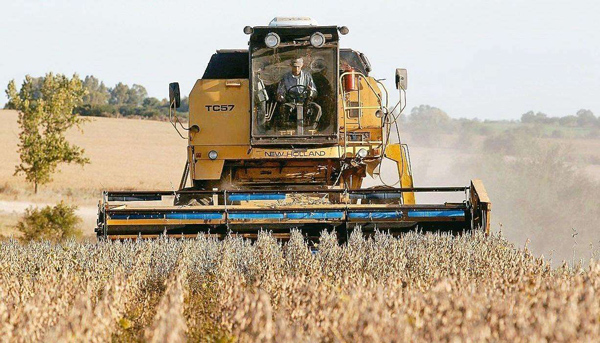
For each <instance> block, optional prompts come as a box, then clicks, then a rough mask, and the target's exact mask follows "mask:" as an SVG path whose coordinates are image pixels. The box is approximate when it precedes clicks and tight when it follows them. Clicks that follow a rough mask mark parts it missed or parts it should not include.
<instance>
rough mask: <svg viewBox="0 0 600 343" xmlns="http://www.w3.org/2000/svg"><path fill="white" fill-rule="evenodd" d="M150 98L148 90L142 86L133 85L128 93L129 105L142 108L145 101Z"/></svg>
mask: <svg viewBox="0 0 600 343" xmlns="http://www.w3.org/2000/svg"><path fill="white" fill-rule="evenodd" d="M147 96H148V92H147V91H146V88H144V86H141V85H135V84H134V85H133V86H131V88H129V90H128V92H127V101H126V103H127V104H128V105H133V106H141V105H142V102H143V101H144V99H145V98H146V97H147Z"/></svg>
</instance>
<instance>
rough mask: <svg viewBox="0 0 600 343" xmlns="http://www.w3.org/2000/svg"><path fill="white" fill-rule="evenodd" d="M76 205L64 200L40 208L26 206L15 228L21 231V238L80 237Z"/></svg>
mask: <svg viewBox="0 0 600 343" xmlns="http://www.w3.org/2000/svg"><path fill="white" fill-rule="evenodd" d="M76 209H77V206H69V205H66V204H65V203H64V202H62V201H61V202H60V203H58V204H57V205H56V206H46V207H44V208H42V209H39V208H28V209H27V210H25V215H24V216H23V218H22V219H21V220H20V221H19V223H17V230H19V231H20V232H21V233H23V239H24V240H27V241H31V240H41V239H44V240H50V241H60V240H63V239H65V238H69V237H75V238H78V237H81V235H82V232H81V230H80V229H79V227H78V226H79V224H80V223H81V219H80V218H79V217H78V216H77V215H76V214H75V210H76Z"/></svg>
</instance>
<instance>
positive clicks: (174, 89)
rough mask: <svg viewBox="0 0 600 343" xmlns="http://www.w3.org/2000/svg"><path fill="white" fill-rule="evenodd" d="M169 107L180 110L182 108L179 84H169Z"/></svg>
mask: <svg viewBox="0 0 600 343" xmlns="http://www.w3.org/2000/svg"><path fill="white" fill-rule="evenodd" d="M169 106H170V107H173V106H175V108H179V106H181V94H180V93H179V82H172V83H169Z"/></svg>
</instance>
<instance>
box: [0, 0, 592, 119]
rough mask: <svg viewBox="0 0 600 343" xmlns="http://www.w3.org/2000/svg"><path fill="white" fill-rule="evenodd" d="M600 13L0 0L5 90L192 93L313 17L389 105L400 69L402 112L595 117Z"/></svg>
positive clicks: (537, 0)
mask: <svg viewBox="0 0 600 343" xmlns="http://www.w3.org/2000/svg"><path fill="white" fill-rule="evenodd" d="M599 13H600V2H598V1H594V0H572V1H569V2H567V1H542V0H521V1H513V0H505V1H487V0H473V1H464V0H453V1H447V0H435V1H433V0H431V1H429V0H416V1H412V0H411V1H405V0H400V1H382V0H370V1H347V2H340V1H335V2H325V1H313V0H304V1H301V2H300V1H283V0H278V1H264V0H256V1H239V2H237V1H227V0H221V1H177V0H171V1H151V0H145V1H137V0H136V1H125V0H121V1H88V0H78V1H66V0H46V1H41V0H35V1H34V0H20V1H14V0H10V1H9V0H0V88H2V89H5V88H6V85H7V84H8V82H9V81H10V80H11V79H15V80H16V81H17V83H19V84H20V83H21V82H22V80H23V79H24V77H25V75H27V74H29V75H32V76H42V75H44V74H45V73H47V72H49V71H53V72H55V73H64V74H73V73H78V74H79V75H80V76H81V77H85V75H94V76H96V77H98V78H99V79H101V80H103V81H104V82H105V83H106V85H107V86H113V85H114V84H116V83H117V82H124V83H127V84H134V83H137V84H141V85H143V86H145V87H146V89H147V90H148V93H149V95H150V96H154V97H157V98H165V97H168V84H169V82H172V81H178V82H179V83H180V85H181V89H182V92H183V93H189V91H190V90H191V88H192V87H193V85H194V82H195V80H196V79H198V78H200V77H202V74H203V72H204V69H205V68H206V64H207V63H208V61H209V59H210V56H211V55H212V54H213V53H214V52H215V51H216V50H217V49H225V48H246V47H247V39H248V36H246V35H245V34H244V33H243V31H242V30H243V27H244V26H246V25H250V26H265V25H267V24H268V23H269V21H270V20H271V19H272V18H273V17H276V16H308V17H311V18H313V19H315V20H316V21H317V22H318V23H319V24H321V25H338V26H341V25H345V26H347V27H348V28H349V29H350V33H349V34H348V35H347V36H342V37H341V45H342V47H349V48H353V49H355V50H359V51H361V52H363V53H365V54H366V55H367V56H368V58H369V60H370V61H371V64H372V66H373V72H372V75H373V76H374V77H376V78H385V79H386V81H385V84H386V85H387V86H388V89H389V91H390V94H391V95H392V96H391V100H393V101H397V98H398V95H397V93H396V90H395V87H394V84H393V79H394V71H395V68H407V69H408V106H407V108H408V109H410V108H412V107H414V106H418V105H421V104H428V105H431V106H435V107H439V108H441V109H443V110H444V111H446V112H447V113H448V114H449V115H450V116H452V117H456V118H459V117H466V118H475V117H477V118H480V119H518V118H520V116H521V114H523V113H525V112H527V111H530V110H532V111H535V112H538V111H541V112H543V113H546V114H548V115H550V116H564V115H569V114H575V112H576V111H577V110H579V109H582V108H584V109H590V110H592V111H593V112H594V113H595V114H596V115H600V21H599V20H600V18H599V16H598V14H599ZM5 102H6V97H5V96H4V94H1V95H0V104H2V103H5Z"/></svg>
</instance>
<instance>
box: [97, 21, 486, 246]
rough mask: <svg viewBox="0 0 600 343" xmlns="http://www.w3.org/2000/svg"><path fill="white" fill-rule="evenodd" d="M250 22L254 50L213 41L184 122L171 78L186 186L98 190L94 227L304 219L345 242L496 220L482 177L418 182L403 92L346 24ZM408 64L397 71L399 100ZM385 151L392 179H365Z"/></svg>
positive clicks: (152, 229)
mask: <svg viewBox="0 0 600 343" xmlns="http://www.w3.org/2000/svg"><path fill="white" fill-rule="evenodd" d="M244 32H245V33H246V34H247V35H249V37H250V41H249V49H248V50H219V51H217V53H216V54H214V55H213V56H212V57H211V59H210V62H209V63H208V66H207V68H206V71H205V72H204V75H203V76H202V78H201V79H200V80H198V81H197V82H196V84H195V85H194V88H193V89H192V91H191V93H190V96H189V100H190V112H189V125H184V124H182V123H181V122H180V121H179V119H178V118H177V114H176V109H177V108H178V107H179V106H180V93H179V84H178V83H172V84H170V85H169V97H170V102H171V109H170V119H171V122H172V124H173V126H174V127H175V129H177V131H178V132H179V134H180V135H181V136H182V138H184V139H187V141H188V146H187V163H186V165H185V169H184V173H183V176H182V179H181V184H180V187H179V190H177V191H105V192H103V198H102V200H101V201H100V204H99V214H98V227H97V228H96V232H97V235H98V237H100V238H109V239H126V238H138V237H143V238H150V237H158V236H159V235H162V234H166V235H172V236H177V237H182V236H185V237H194V236H196V235H198V234H206V235H216V236H218V237H223V236H225V235H228V234H231V235H239V236H243V237H247V238H255V237H256V236H257V234H258V232H259V231H260V230H269V231H272V233H273V236H275V237H278V238H282V239H285V238H286V237H288V236H289V233H290V230H291V229H293V228H298V229H299V230H301V231H302V233H303V234H304V235H305V236H306V237H307V238H309V239H313V238H315V237H318V235H319V233H320V232H321V231H322V230H324V229H327V230H332V229H335V230H336V232H337V233H338V235H339V237H340V240H342V241H343V240H344V239H345V238H346V237H347V235H348V234H349V232H351V231H352V230H353V229H355V228H357V227H360V228H361V229H362V231H363V232H365V233H367V234H368V233H372V232H374V230H376V229H380V230H384V231H389V232H391V233H392V234H396V233H401V232H406V231H409V230H414V229H419V230H422V231H452V232H461V231H468V230H476V229H479V230H484V231H486V232H488V231H489V220H490V208H491V204H490V202H489V199H488V197H487V194H486V191H485V188H484V187H483V184H482V183H481V181H479V180H472V181H471V184H470V185H468V186H466V187H427V188H419V187H414V186H413V177H412V172H411V166H410V156H409V150H408V147H407V146H406V145H405V144H401V143H400V142H401V140H400V136H399V134H398V125H397V119H398V117H399V114H396V115H394V113H400V112H401V109H402V108H403V106H404V103H403V102H402V101H399V102H398V104H396V105H395V106H394V107H393V109H391V107H390V106H388V92H387V90H386V88H385V87H384V86H383V84H382V83H381V82H380V81H379V80H377V79H375V78H373V77H372V76H371V75H370V72H371V65H370V63H369V60H368V59H367V58H366V56H365V55H364V54H362V53H360V52H358V51H355V50H352V49H341V48H340V47H339V38H340V35H345V34H347V33H348V28H346V27H345V26H342V27H337V26H318V25H317V24H316V23H315V22H314V21H312V20H311V19H309V18H275V19H273V21H271V23H270V24H269V25H268V26H257V27H250V26H247V27H245V28H244ZM406 75H407V74H406V70H405V69H396V77H395V81H396V87H397V88H398V89H399V91H400V99H402V98H403V97H404V98H405V97H406V94H405V91H406V88H407V76H406ZM396 109H400V110H398V111H397V110H396ZM182 132H185V134H182ZM391 134H393V135H397V137H398V140H397V143H396V142H392V140H391V139H390V135H391ZM386 159H389V160H391V161H393V162H394V163H395V164H396V165H397V171H398V179H399V181H398V182H397V183H396V185H395V186H380V187H372V188H362V187H361V186H362V183H363V179H364V178H365V177H366V176H367V174H368V175H369V176H375V177H377V176H381V175H380V174H381V172H380V166H381V164H382V162H383V161H384V160H386ZM395 170H396V168H394V171H395ZM419 192H459V193H460V194H464V201H462V202H454V203H449V202H446V203H442V204H417V203H416V202H415V193H419Z"/></svg>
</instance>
